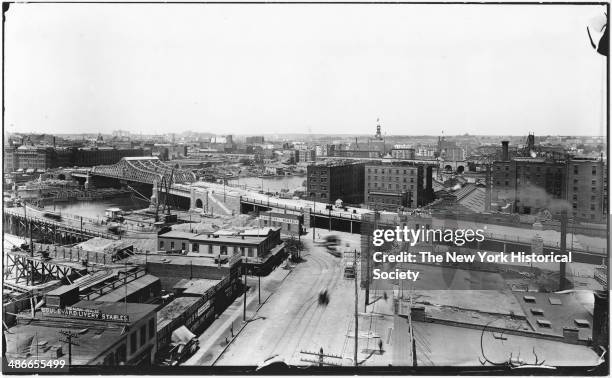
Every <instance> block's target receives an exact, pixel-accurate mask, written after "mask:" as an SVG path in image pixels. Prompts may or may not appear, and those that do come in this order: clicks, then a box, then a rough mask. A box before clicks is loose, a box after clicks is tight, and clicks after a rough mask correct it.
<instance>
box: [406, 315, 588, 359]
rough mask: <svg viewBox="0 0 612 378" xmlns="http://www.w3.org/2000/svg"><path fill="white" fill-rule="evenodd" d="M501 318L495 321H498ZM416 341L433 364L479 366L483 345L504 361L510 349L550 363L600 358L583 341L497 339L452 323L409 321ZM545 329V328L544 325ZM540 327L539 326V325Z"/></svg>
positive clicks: (420, 353)
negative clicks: (451, 324)
mask: <svg viewBox="0 0 612 378" xmlns="http://www.w3.org/2000/svg"><path fill="white" fill-rule="evenodd" d="M500 324H502V321H501V320H500V321H498V322H494V323H493V325H500ZM412 326H413V327H414V330H415V333H416V334H417V336H418V338H417V343H419V340H421V342H422V341H423V340H424V341H426V342H427V348H417V360H418V363H419V364H420V365H421V366H422V365H427V364H434V365H440V366H455V365H461V366H480V365H481V364H480V360H479V359H482V350H481V337H482V347H483V349H484V350H485V352H486V357H487V358H489V359H490V360H491V361H507V360H508V358H509V357H510V354H511V353H512V355H513V356H516V355H517V354H518V353H519V352H522V353H521V359H523V360H525V362H526V363H534V362H535V356H534V355H533V353H532V350H535V352H536V353H537V355H538V360H539V361H545V363H544V364H545V365H549V366H594V365H596V364H598V362H599V356H598V355H597V353H595V352H594V351H593V350H592V349H591V348H590V347H588V346H586V345H576V344H569V343H565V342H562V341H554V340H547V339H542V338H533V337H526V336H518V335H511V334H508V333H504V337H505V338H506V339H505V340H503V341H502V340H499V339H496V338H495V337H494V336H493V333H491V332H486V333H485V334H484V337H483V335H482V329H480V328H478V329H470V328H464V327H453V326H450V325H443V324H436V323H424V322H414V321H413V322H412ZM544 329H545V328H544ZM540 330H542V329H540Z"/></svg>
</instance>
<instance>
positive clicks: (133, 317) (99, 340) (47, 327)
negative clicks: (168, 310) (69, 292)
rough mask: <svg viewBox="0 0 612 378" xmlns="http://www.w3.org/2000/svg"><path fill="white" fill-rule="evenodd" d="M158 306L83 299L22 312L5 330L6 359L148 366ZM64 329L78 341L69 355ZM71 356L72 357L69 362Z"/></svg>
mask: <svg viewBox="0 0 612 378" xmlns="http://www.w3.org/2000/svg"><path fill="white" fill-rule="evenodd" d="M156 308H157V306H154V305H148V304H140V303H129V302H128V303H124V302H121V303H117V302H101V301H79V302H76V303H67V304H65V305H64V306H50V305H47V306H45V307H42V308H41V309H40V312H39V311H37V312H36V313H35V316H34V317H33V318H31V317H30V316H28V315H29V314H30V313H29V312H28V313H27V315H26V314H24V315H23V316H20V317H19V318H18V319H17V325H15V326H14V327H12V328H10V329H9V332H5V333H4V336H5V338H6V353H5V357H6V358H7V359H8V360H10V359H19V360H22V361H23V360H36V359H38V360H40V359H53V360H63V361H65V363H66V365H68V364H69V363H70V364H72V365H89V366H90V365H107V366H117V365H145V366H146V365H149V364H152V363H153V362H154V357H155V353H156V351H157V315H156ZM66 332H70V333H71V334H72V335H74V338H73V341H74V342H78V346H77V347H73V348H72V351H71V352H72V353H71V354H70V355H69V353H68V347H67V345H66V343H65V342H64V341H63V340H65V339H66ZM69 360H70V361H69Z"/></svg>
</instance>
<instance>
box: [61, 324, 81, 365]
mask: <svg viewBox="0 0 612 378" xmlns="http://www.w3.org/2000/svg"><path fill="white" fill-rule="evenodd" d="M59 333H61V334H62V335H64V336H66V338H65V339H60V341H61V342H63V343H66V344H68V366H71V365H72V346H73V345H75V346H79V343H77V342H76V341H73V340H72V339H78V338H79V335H78V334H76V333H73V332H71V331H63V330H62V331H59Z"/></svg>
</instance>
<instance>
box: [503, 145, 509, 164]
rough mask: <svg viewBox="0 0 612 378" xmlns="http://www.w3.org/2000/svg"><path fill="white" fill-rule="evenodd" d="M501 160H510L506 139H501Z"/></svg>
mask: <svg viewBox="0 0 612 378" xmlns="http://www.w3.org/2000/svg"><path fill="white" fill-rule="evenodd" d="M502 160H503V161H508V160H510V155H509V154H508V141H507V140H503V141H502Z"/></svg>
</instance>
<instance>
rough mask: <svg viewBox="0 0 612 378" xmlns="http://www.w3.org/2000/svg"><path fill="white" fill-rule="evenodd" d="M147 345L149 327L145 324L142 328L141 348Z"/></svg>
mask: <svg viewBox="0 0 612 378" xmlns="http://www.w3.org/2000/svg"><path fill="white" fill-rule="evenodd" d="M146 343H147V325H146V324H143V325H142V327H140V347H142V346H143V345H145V344H146Z"/></svg>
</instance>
